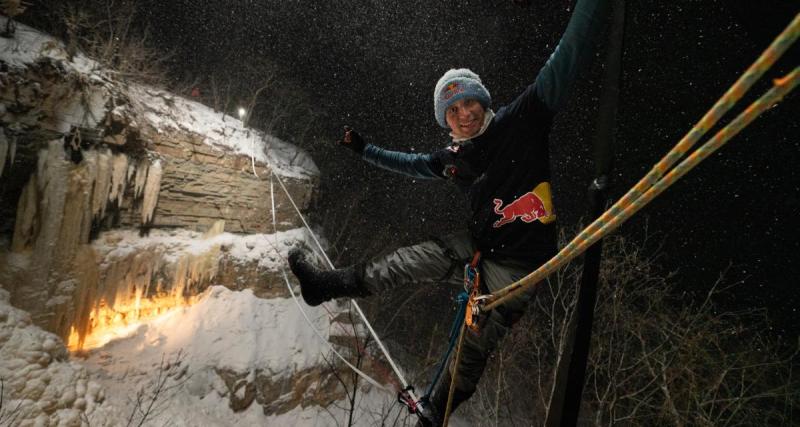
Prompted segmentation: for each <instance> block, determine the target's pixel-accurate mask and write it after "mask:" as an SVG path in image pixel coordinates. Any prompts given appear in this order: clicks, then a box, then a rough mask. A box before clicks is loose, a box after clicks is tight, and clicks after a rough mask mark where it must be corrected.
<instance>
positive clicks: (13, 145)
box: [8, 136, 17, 168]
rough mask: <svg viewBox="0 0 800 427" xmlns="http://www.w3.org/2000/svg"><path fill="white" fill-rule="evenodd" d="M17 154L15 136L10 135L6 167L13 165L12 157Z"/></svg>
mask: <svg viewBox="0 0 800 427" xmlns="http://www.w3.org/2000/svg"><path fill="white" fill-rule="evenodd" d="M16 155H17V137H16V136H12V137H11V146H9V147H8V167H9V168H10V167H12V166H14V157H15V156H16Z"/></svg>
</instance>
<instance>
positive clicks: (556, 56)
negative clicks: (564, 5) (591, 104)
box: [498, 0, 610, 118]
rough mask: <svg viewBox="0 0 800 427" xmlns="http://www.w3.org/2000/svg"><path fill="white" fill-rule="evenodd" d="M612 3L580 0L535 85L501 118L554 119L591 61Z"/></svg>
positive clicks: (602, 0) (526, 90)
mask: <svg viewBox="0 0 800 427" xmlns="http://www.w3.org/2000/svg"><path fill="white" fill-rule="evenodd" d="M609 1H610V0H578V4H577V5H575V11H574V12H573V13H572V17H571V18H570V20H569V24H567V29H566V30H565V31H564V35H563V36H561V40H560V41H559V42H558V45H557V46H556V48H555V50H554V51H553V53H552V54H551V55H550V58H549V59H548V60H547V62H546V63H545V64H544V66H543V67H542V69H541V70H539V74H538V75H537V76H536V79H535V80H534V82H533V84H531V85H529V86H528V87H527V88H525V90H524V91H523V92H522V94H521V95H519V96H518V97H517V98H516V99H515V100H514V101H513V102H511V103H510V104H509V105H508V106H507V107H506V108H507V110H506V111H503V112H502V113H501V112H498V115H500V116H501V117H505V116H509V117H519V118H522V117H530V116H531V115H535V114H545V115H548V116H552V114H553V113H555V112H557V111H558V110H559V108H561V106H562V105H563V104H564V101H565V100H566V99H567V95H568V94H569V89H570V87H571V86H572V84H573V82H574V81H575V78H576V76H577V74H578V72H579V71H580V69H581V67H582V66H583V65H585V64H586V63H587V62H589V60H590V59H591V57H592V52H593V51H594V49H593V47H594V44H595V39H596V38H597V37H598V35H599V34H600V30H601V29H602V27H603V23H604V22H605V17H606V15H607V13H608V10H609Z"/></svg>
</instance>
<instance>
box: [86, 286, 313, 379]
mask: <svg viewBox="0 0 800 427" xmlns="http://www.w3.org/2000/svg"><path fill="white" fill-rule="evenodd" d="M305 309H306V312H307V313H308V314H309V316H310V317H311V318H312V319H315V320H314V323H315V327H316V328H317V329H320V330H323V331H325V330H326V329H327V326H328V322H329V321H328V317H327V314H326V312H325V310H324V309H323V308H321V307H316V308H312V307H305ZM324 345H325V342H323V341H321V340H320V339H319V338H317V337H316V335H314V333H313V331H312V330H311V328H309V327H308V325H307V324H306V322H305V321H304V320H303V318H302V315H301V314H300V312H299V311H298V309H297V306H296V305H295V304H294V302H293V301H292V300H291V299H270V300H266V299H259V298H256V297H255V296H254V295H253V292H252V291H251V290H244V291H241V292H234V291H231V290H229V289H227V288H225V287H222V286H215V287H212V288H210V289H209V290H208V291H207V292H206V293H205V294H204V295H203V296H202V297H201V299H200V300H199V301H198V302H197V303H196V304H194V305H192V306H190V307H185V308H180V309H177V310H174V311H172V312H171V313H168V314H166V315H164V316H162V317H159V318H157V319H154V320H152V321H150V322H148V323H145V324H143V325H142V326H140V327H139V329H138V330H137V331H135V333H134V334H133V335H131V336H129V337H127V338H124V339H120V340H117V341H113V342H111V343H109V344H107V345H106V346H105V347H103V348H102V349H100V350H98V351H96V352H92V353H91V354H92V356H91V357H90V359H89V361H90V362H93V363H97V364H98V365H100V366H103V370H104V371H105V372H106V373H108V374H109V375H111V376H115V375H120V374H125V373H126V372H127V371H128V370H129V369H131V368H136V367H148V368H147V369H146V372H147V371H149V366H152V365H154V364H155V365H158V363H159V361H160V360H161V357H162V355H167V356H171V355H175V354H177V353H178V351H181V352H182V353H183V354H185V358H184V361H185V362H186V363H188V364H189V365H190V366H191V367H192V369H193V370H194V369H202V368H204V367H209V366H210V367H219V368H230V369H233V370H236V371H242V370H248V369H262V370H266V371H269V372H273V373H274V374H275V375H280V374H282V373H290V372H292V371H297V370H301V369H304V368H309V367H313V366H316V365H319V364H323V363H325V361H324V359H323V358H322V355H323V352H322V349H323V346H324ZM109 356H110V358H111V359H113V363H108V360H109ZM103 361H106V362H103ZM101 362H103V363H101Z"/></svg>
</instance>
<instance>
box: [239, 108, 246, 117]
mask: <svg viewBox="0 0 800 427" xmlns="http://www.w3.org/2000/svg"><path fill="white" fill-rule="evenodd" d="M245 114H247V110H245V109H244V108H242V107H239V118H240V119H243V118H244V115H245Z"/></svg>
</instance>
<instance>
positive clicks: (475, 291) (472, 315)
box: [464, 251, 490, 333]
mask: <svg viewBox="0 0 800 427" xmlns="http://www.w3.org/2000/svg"><path fill="white" fill-rule="evenodd" d="M480 261H481V252H480V251H477V252H475V255H473V257H472V261H470V262H469V263H467V264H466V265H465V266H464V291H465V292H467V294H469V299H468V300H467V309H466V312H465V316H464V323H466V325H467V327H468V328H470V329H471V330H472V331H473V332H475V333H479V332H480V331H479V329H480V327H479V325H480V322H481V306H482V305H483V303H484V302H485V301H486V300H488V299H489V297H490V295H481V273H480V271H478V264H479V263H480Z"/></svg>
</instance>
